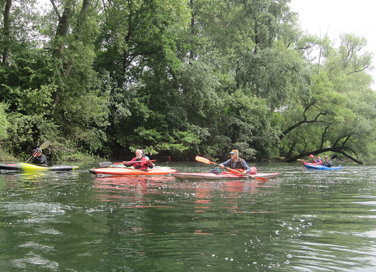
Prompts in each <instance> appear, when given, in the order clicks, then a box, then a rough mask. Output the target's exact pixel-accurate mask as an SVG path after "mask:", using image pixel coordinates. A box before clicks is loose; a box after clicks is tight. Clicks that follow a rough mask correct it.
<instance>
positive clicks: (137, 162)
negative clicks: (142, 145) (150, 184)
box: [124, 149, 154, 170]
mask: <svg viewBox="0 0 376 272" xmlns="http://www.w3.org/2000/svg"><path fill="white" fill-rule="evenodd" d="M124 165H125V166H127V167H129V166H133V167H134V168H135V169H139V170H147V169H148V168H153V167H154V164H153V163H152V162H151V161H150V160H149V158H148V157H145V156H143V152H142V150H141V149H137V150H136V157H135V158H133V159H132V160H131V161H130V162H126V163H124Z"/></svg>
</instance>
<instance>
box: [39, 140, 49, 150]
mask: <svg viewBox="0 0 376 272" xmlns="http://www.w3.org/2000/svg"><path fill="white" fill-rule="evenodd" d="M49 145H50V141H45V142H44V143H43V144H42V145H41V146H40V147H39V148H40V149H45V148H47V147H48V146H49Z"/></svg>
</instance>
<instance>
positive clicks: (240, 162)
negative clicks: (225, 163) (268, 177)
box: [229, 158, 245, 170]
mask: <svg viewBox="0 0 376 272" xmlns="http://www.w3.org/2000/svg"><path fill="white" fill-rule="evenodd" d="M243 161H244V160H243V159H240V158H239V160H238V161H237V162H234V160H233V159H230V165H229V166H230V168H232V169H243V170H245V168H244V167H243V165H242V163H243ZM234 163H235V164H234Z"/></svg>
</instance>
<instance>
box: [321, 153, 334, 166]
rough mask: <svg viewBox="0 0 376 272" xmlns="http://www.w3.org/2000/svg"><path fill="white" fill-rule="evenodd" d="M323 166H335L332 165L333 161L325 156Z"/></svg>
mask: <svg viewBox="0 0 376 272" xmlns="http://www.w3.org/2000/svg"><path fill="white" fill-rule="evenodd" d="M322 165H324V166H327V167H331V166H332V165H333V163H332V161H331V160H329V157H328V156H325V157H324V161H323V162H322Z"/></svg>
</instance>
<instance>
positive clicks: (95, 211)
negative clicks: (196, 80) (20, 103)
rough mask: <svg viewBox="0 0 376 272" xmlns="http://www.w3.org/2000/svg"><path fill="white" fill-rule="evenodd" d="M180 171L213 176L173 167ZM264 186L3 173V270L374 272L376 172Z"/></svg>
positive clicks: (306, 176)
mask: <svg viewBox="0 0 376 272" xmlns="http://www.w3.org/2000/svg"><path fill="white" fill-rule="evenodd" d="M170 166H171V167H174V168H176V169H177V170H178V171H180V172H208V171H209V170H210V169H211V166H210V165H204V164H202V163H198V162H184V163H183V162H179V163H177V162H175V163H170ZM255 166H257V168H258V170H259V172H275V171H279V172H280V173H281V175H280V176H279V177H278V178H276V179H273V180H270V181H267V182H256V181H252V180H249V181H247V180H245V181H188V180H177V179H175V178H173V177H149V178H125V177H96V176H94V175H92V174H91V173H89V172H88V169H89V168H91V167H92V165H80V168H79V170H75V171H72V172H65V173H64V172H60V173H59V172H48V173H44V174H40V175H25V174H21V173H17V172H7V173H4V172H3V173H2V174H0V271H111V272H115V271H362V272H364V271H374V270H375V269H376V244H375V242H376V178H375V173H376V167H375V166H359V165H353V164H349V165H344V166H343V168H342V170H339V171H306V170H304V169H303V167H302V164H301V163H294V164H283V163H260V164H257V165H255Z"/></svg>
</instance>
